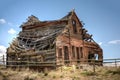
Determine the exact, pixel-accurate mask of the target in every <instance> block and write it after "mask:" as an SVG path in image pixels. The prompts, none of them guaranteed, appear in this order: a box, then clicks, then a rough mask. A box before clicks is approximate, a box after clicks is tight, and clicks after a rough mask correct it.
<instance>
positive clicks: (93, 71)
mask: <svg viewBox="0 0 120 80" xmlns="http://www.w3.org/2000/svg"><path fill="white" fill-rule="evenodd" d="M93 72H94V73H95V60H93Z"/></svg>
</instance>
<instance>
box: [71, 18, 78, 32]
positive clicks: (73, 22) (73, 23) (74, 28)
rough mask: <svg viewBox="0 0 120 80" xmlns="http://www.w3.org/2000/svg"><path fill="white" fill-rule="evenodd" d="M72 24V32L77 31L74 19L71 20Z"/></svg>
mask: <svg viewBox="0 0 120 80" xmlns="http://www.w3.org/2000/svg"><path fill="white" fill-rule="evenodd" d="M72 25H73V32H74V33H77V27H76V21H75V20H73V21H72Z"/></svg>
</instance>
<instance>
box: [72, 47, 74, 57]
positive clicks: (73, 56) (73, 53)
mask: <svg viewBox="0 0 120 80" xmlns="http://www.w3.org/2000/svg"><path fill="white" fill-rule="evenodd" d="M74 48H75V47H74V46H72V56H73V58H75V49H74Z"/></svg>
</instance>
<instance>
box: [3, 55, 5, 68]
mask: <svg viewBox="0 0 120 80" xmlns="http://www.w3.org/2000/svg"><path fill="white" fill-rule="evenodd" d="M4 57H5V56H4V55H3V65H4V66H5V58H4Z"/></svg>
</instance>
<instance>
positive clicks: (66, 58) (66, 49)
mask: <svg viewBox="0 0 120 80" xmlns="http://www.w3.org/2000/svg"><path fill="white" fill-rule="evenodd" d="M64 60H65V63H69V53H68V47H67V46H64Z"/></svg>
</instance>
